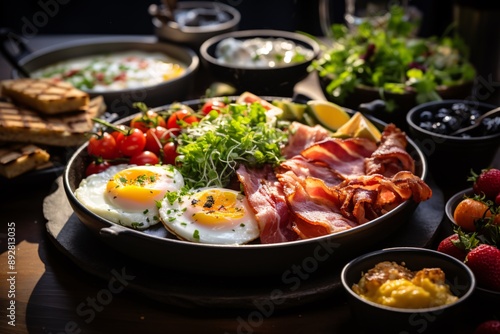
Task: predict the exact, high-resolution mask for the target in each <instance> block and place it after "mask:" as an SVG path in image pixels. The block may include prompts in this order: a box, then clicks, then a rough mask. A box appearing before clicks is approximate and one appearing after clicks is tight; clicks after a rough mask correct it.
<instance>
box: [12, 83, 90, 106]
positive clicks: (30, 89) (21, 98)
mask: <svg viewBox="0 0 500 334" xmlns="http://www.w3.org/2000/svg"><path fill="white" fill-rule="evenodd" d="M2 95H4V96H7V97H10V98H11V99H13V100H14V101H15V102H17V103H19V104H22V105H25V106H27V107H31V108H33V109H35V110H37V111H39V112H41V113H43V114H47V115H56V114H61V113H66V112H71V111H75V110H80V109H85V108H87V106H88V103H89V95H88V93H86V92H83V91H81V90H79V89H77V88H75V87H74V86H73V85H71V84H69V83H67V82H64V81H60V80H54V79H32V78H23V79H15V80H4V81H2Z"/></svg>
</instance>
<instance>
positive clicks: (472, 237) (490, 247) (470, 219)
mask: <svg viewBox="0 0 500 334" xmlns="http://www.w3.org/2000/svg"><path fill="white" fill-rule="evenodd" d="M469 180H470V181H472V182H473V184H472V187H471V188H467V189H464V190H462V191H459V192H458V193H456V194H455V195H453V196H452V197H451V198H450V199H449V200H448V201H447V203H446V205H445V213H446V217H447V219H448V220H449V221H450V223H451V226H452V229H453V234H451V235H450V236H448V237H446V238H445V239H443V240H442V241H441V242H440V243H439V245H438V248H437V250H438V251H441V252H443V253H446V254H448V255H451V256H453V257H455V258H457V259H459V260H461V261H463V262H464V263H465V264H466V265H467V266H469V268H470V269H471V270H472V272H473V273H474V275H475V276H476V280H477V288H476V289H477V291H478V294H479V295H481V296H487V297H488V298H494V299H495V300H497V301H500V249H499V248H500V170H499V169H496V168H489V169H483V170H482V171H481V172H480V173H479V174H476V173H472V175H471V177H470V178H469Z"/></svg>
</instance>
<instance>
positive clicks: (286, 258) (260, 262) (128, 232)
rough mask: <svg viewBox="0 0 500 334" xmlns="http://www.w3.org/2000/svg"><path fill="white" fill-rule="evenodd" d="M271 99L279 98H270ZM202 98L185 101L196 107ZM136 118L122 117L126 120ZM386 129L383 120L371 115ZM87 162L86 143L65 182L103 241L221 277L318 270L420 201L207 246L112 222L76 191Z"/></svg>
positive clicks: (401, 220)
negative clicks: (343, 223)
mask: <svg viewBox="0 0 500 334" xmlns="http://www.w3.org/2000/svg"><path fill="white" fill-rule="evenodd" d="M266 99H267V100H270V101H271V100H273V99H278V98H277V97H266ZM203 102H204V101H203V100H192V101H188V102H184V104H187V105H189V106H191V107H192V108H193V109H195V110H196V109H198V107H199V106H200V105H202V104H203ZM132 117H133V115H132V116H130V117H128V118H125V119H122V120H121V121H120V122H121V123H122V124H126V123H127V122H129V121H130V119H131V118H132ZM372 121H373V123H374V124H375V125H376V126H377V127H379V128H380V129H383V128H384V126H385V123H383V122H381V121H378V120H376V119H372ZM407 150H408V151H409V153H410V155H411V156H412V157H413V159H414V160H415V165H416V172H415V174H416V175H417V176H420V177H421V178H422V179H425V177H426V176H427V162H426V160H425V157H424V155H423V153H422V152H421V151H420V149H419V148H418V147H417V145H416V144H415V143H414V142H413V141H412V140H411V139H408V146H407ZM88 161H89V157H88V154H87V144H84V145H82V146H81V147H80V148H79V149H78V150H77V151H76V152H75V154H74V155H73V156H72V157H71V159H70V160H69V162H68V165H67V167H66V169H65V172H64V175H63V181H64V182H63V185H64V189H65V192H66V195H67V197H68V200H69V203H70V204H71V206H72V208H73V210H74V212H75V214H76V216H77V217H78V218H79V219H80V220H81V221H82V222H83V224H84V225H85V226H87V227H88V228H89V229H90V231H91V232H92V233H93V234H94V235H95V236H97V237H98V238H99V239H100V240H102V241H103V242H104V243H106V244H108V245H109V246H111V247H112V248H114V249H116V250H118V251H120V252H121V253H123V254H126V255H127V256H130V257H131V258H135V259H137V260H140V261H143V262H146V263H150V264H153V265H155V266H159V267H163V268H168V269H172V270H176V271H180V272H190V273H194V274H203V275H220V276H239V277H241V276H264V275H276V274H283V279H287V277H288V276H287V273H288V274H290V273H291V272H292V271H293V268H296V267H298V268H303V269H304V270H306V271H307V270H313V271H316V270H319V269H322V268H329V267H330V266H332V265H334V264H338V263H339V262H341V261H343V260H345V259H347V258H349V257H351V256H352V255H353V254H356V253H358V252H360V251H362V250H364V249H366V248H368V247H370V246H372V245H374V244H376V243H377V242H380V241H382V240H386V239H388V238H390V237H391V235H392V234H393V233H394V232H395V231H397V230H398V229H401V228H403V227H404V226H405V225H406V224H407V222H408V221H409V220H410V218H411V216H412V214H413V213H414V211H415V209H416V208H417V206H418V204H417V203H415V202H413V201H412V200H408V201H406V202H404V203H402V204H400V205H399V206H397V207H396V208H394V209H393V210H392V211H390V212H388V213H387V214H385V215H383V216H381V217H379V218H377V219H374V220H372V221H370V222H368V223H366V224H363V225H360V226H357V227H355V228H352V229H349V230H346V231H342V232H339V233H335V234H331V235H326V236H321V237H317V238H311V239H307V240H298V241H293V242H286V243H279V244H248V245H208V244H197V243H192V242H186V241H181V240H178V239H175V238H173V237H171V236H169V235H168V234H167V232H166V231H165V229H164V228H162V227H154V228H151V229H149V230H146V231H138V230H133V229H129V228H126V227H123V226H120V225H117V224H114V223H112V222H110V221H108V220H106V219H103V218H101V217H99V216H97V215H95V214H94V213H92V212H90V211H89V210H87V209H86V208H85V207H84V206H83V205H82V204H81V203H80V202H79V201H78V200H77V198H76V197H75V195H74V191H75V189H76V188H77V187H78V185H79V184H80V182H81V180H82V179H83V177H84V171H85V166H86V164H87V163H88Z"/></svg>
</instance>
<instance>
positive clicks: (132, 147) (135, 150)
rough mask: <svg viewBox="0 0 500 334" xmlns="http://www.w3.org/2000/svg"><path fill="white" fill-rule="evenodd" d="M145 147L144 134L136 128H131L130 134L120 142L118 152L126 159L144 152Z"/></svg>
mask: <svg viewBox="0 0 500 334" xmlns="http://www.w3.org/2000/svg"><path fill="white" fill-rule="evenodd" d="M144 147H146V137H145V136H144V132H142V131H141V130H139V129H137V128H131V129H130V132H129V133H127V134H126V135H124V137H123V139H122V140H121V141H120V145H119V148H120V151H121V152H122V153H123V155H125V156H127V157H132V156H134V155H136V154H139V153H141V152H142V151H144Z"/></svg>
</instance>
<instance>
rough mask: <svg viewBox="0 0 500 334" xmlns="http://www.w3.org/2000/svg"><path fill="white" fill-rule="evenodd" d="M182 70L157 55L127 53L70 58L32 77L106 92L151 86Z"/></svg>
mask: <svg viewBox="0 0 500 334" xmlns="http://www.w3.org/2000/svg"><path fill="white" fill-rule="evenodd" d="M185 69H186V67H185V65H184V64H181V63H180V62H179V61H177V60H175V59H173V58H170V57H168V56H167V55H165V54H162V53H159V52H157V53H147V52H142V51H128V52H117V53H110V54H105V55H93V56H85V57H80V58H73V59H69V60H66V61H63V62H59V63H56V64H54V65H51V66H47V67H44V68H41V69H39V70H37V71H34V72H33V73H32V77H34V78H59V79H61V80H64V81H67V82H70V83H71V84H73V85H74V86H75V87H76V88H79V89H82V90H92V91H97V92H106V91H116V90H122V89H135V88H142V87H148V86H154V85H157V84H160V83H162V82H164V81H168V80H171V79H174V78H176V77H178V76H180V75H182V74H183V73H184V71H185Z"/></svg>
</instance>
